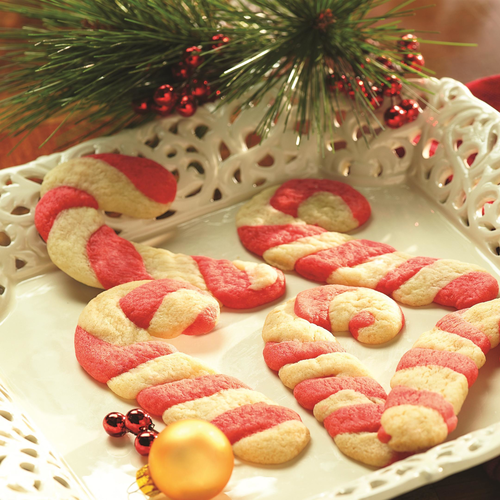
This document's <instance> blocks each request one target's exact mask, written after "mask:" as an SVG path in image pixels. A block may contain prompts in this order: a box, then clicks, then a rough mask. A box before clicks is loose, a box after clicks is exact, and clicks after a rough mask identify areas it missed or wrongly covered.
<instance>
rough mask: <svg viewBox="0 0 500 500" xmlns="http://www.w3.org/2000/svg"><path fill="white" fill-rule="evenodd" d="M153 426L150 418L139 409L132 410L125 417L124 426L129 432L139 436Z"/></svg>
mask: <svg viewBox="0 0 500 500" xmlns="http://www.w3.org/2000/svg"><path fill="white" fill-rule="evenodd" d="M152 424H153V421H152V420H151V417H150V416H149V415H148V414H147V413H146V412H145V411H144V410H141V409H140V408H134V409H133V410H130V411H129V412H128V413H127V416H126V417H125V425H126V427H127V429H128V430H129V431H130V432H133V433H134V434H139V433H140V432H142V431H145V430H147V429H149V427H150V426H151V425H152Z"/></svg>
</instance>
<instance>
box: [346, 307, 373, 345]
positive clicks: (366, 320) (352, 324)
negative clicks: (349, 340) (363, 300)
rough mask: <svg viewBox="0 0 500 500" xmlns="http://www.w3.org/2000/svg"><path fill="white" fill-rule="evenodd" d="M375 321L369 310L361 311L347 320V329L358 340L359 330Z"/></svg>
mask: <svg viewBox="0 0 500 500" xmlns="http://www.w3.org/2000/svg"><path fill="white" fill-rule="evenodd" d="M375 321H376V318H375V316H374V315H373V314H372V313H371V312H370V311H361V312H359V313H358V314H355V315H354V316H353V317H352V318H351V320H350V321H349V331H350V332H351V335H352V336H353V337H354V338H355V339H356V340H358V337H359V331H360V330H361V329H362V328H366V327H367V326H370V325H373V324H374V323H375Z"/></svg>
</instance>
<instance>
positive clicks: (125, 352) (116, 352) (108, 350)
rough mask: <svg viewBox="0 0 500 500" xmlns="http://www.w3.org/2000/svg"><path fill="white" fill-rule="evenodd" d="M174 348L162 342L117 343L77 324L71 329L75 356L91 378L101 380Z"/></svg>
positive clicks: (106, 379)
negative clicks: (100, 337)
mask: <svg viewBox="0 0 500 500" xmlns="http://www.w3.org/2000/svg"><path fill="white" fill-rule="evenodd" d="M174 352H177V349H176V348H175V347H174V346H172V345H170V344H167V343H166V342H138V343H136V344H132V345H128V346H123V347H121V346H116V345H113V344H110V343H109V342H105V341H104V340H100V339H98V338H97V337H94V336H93V335H91V334H90V333H88V332H87V331H85V330H84V329H83V328H81V327H80V326H77V327H76V331H75V353H76V359H77V360H78V362H79V363H80V365H81V366H82V367H83V369H84V370H85V371H86V372H87V373H88V374H89V375H90V376H91V377H92V378H94V379H96V380H97V381H98V382H102V383H103V384H105V383H106V382H107V381H108V380H110V379H112V378H113V377H117V376H118V375H121V374H122V373H125V372H128V371H129V370H132V369H133V368H135V367H137V366H139V365H141V364H143V363H146V362H147V361H149V360H151V359H155V358H159V357H161V356H168V355H169V354H172V353H174Z"/></svg>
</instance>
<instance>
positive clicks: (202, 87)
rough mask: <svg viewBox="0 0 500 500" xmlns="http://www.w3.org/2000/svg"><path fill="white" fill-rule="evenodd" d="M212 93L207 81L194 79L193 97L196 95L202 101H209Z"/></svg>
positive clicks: (192, 84) (192, 85) (192, 86)
mask: <svg viewBox="0 0 500 500" xmlns="http://www.w3.org/2000/svg"><path fill="white" fill-rule="evenodd" d="M211 92H212V89H211V88H210V85H209V84H208V82H207V81H206V80H198V79H196V78H195V79H193V81H192V82H191V95H194V96H195V97H196V98H198V99H199V100H200V101H202V102H203V101H204V100H206V99H208V96H209V95H210V93H211Z"/></svg>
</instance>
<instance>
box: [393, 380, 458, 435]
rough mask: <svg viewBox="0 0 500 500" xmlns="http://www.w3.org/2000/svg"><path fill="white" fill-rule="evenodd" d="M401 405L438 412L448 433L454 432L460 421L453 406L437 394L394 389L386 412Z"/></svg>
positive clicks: (402, 388)
mask: <svg viewBox="0 0 500 500" xmlns="http://www.w3.org/2000/svg"><path fill="white" fill-rule="evenodd" d="M401 405H412V406H425V407H426V408H431V409H433V410H436V411H437V412H438V413H439V414H440V415H441V416H442V417H443V420H444V422H445V423H446V426H447V427H448V432H451V431H453V430H454V429H455V427H456V426H457V422H458V419H457V417H456V416H455V412H454V411H453V406H452V405H451V403H448V401H446V400H445V399H444V398H443V396H441V394H438V393H437V392H432V391H423V390H418V389H413V388H411V387H405V386H403V385H400V386H397V387H394V389H393V390H392V391H391V392H390V393H389V396H387V400H386V402H385V406H384V411H386V410H388V409H389V408H392V407H393V406H401ZM384 432H385V431H384Z"/></svg>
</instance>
